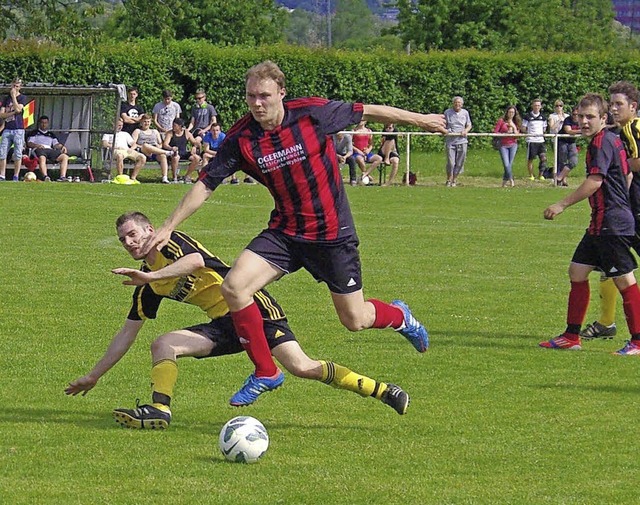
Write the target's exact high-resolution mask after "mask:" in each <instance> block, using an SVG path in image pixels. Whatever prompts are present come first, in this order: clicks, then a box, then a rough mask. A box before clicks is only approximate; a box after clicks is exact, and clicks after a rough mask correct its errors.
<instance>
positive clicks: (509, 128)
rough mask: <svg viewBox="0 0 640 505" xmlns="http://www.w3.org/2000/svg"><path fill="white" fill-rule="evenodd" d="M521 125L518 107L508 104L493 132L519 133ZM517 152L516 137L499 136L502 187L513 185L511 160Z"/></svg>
mask: <svg viewBox="0 0 640 505" xmlns="http://www.w3.org/2000/svg"><path fill="white" fill-rule="evenodd" d="M521 126H522V120H521V119H520V114H518V109H516V106H515V105H509V106H508V107H507V108H506V109H505V111H504V115H503V116H502V117H501V118H500V119H498V122H497V123H496V126H495V127H494V129H493V133H519V132H520V127H521ZM517 152H518V137H500V158H502V166H503V167H504V173H503V174H502V187H503V188H504V187H507V186H510V187H513V186H515V182H514V180H513V160H514V159H515V157H516V153H517Z"/></svg>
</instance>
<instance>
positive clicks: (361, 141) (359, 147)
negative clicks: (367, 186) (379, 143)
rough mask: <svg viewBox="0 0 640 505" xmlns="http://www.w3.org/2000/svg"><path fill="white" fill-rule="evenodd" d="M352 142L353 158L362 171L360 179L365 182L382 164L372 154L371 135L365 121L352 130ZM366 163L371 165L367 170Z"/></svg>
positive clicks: (379, 158) (380, 160) (375, 155)
mask: <svg viewBox="0 0 640 505" xmlns="http://www.w3.org/2000/svg"><path fill="white" fill-rule="evenodd" d="M352 140H353V156H354V158H355V159H356V163H357V164H358V166H359V167H360V170H361V171H362V179H363V180H365V181H366V180H367V179H368V177H369V174H370V173H371V172H373V171H374V170H375V169H376V168H378V166H379V165H380V163H382V158H381V157H380V156H378V155H377V154H375V153H374V152H373V135H372V134H371V130H370V129H369V128H367V122H366V121H360V122H359V123H358V125H357V126H356V127H355V128H354V130H353V137H352ZM367 163H369V164H370V165H371V166H370V167H369V169H367V167H366V164H367Z"/></svg>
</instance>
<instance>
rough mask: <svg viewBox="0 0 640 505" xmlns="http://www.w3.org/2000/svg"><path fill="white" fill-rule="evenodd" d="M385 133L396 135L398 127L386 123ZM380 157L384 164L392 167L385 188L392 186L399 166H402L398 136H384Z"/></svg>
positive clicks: (379, 151)
mask: <svg viewBox="0 0 640 505" xmlns="http://www.w3.org/2000/svg"><path fill="white" fill-rule="evenodd" d="M383 130H384V131H385V132H389V133H396V132H397V131H398V130H396V125H394V124H393V123H386V124H385V125H384V127H383ZM378 156H380V157H381V158H382V163H384V164H385V165H387V166H389V165H391V173H390V174H389V179H388V180H387V182H385V183H384V184H383V186H391V185H392V184H393V180H394V179H395V177H396V175H397V174H398V165H399V164H400V155H399V154H398V136H397V135H383V136H382V144H381V145H380V149H379V150H378Z"/></svg>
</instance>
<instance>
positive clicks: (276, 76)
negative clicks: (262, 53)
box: [244, 60, 285, 88]
mask: <svg viewBox="0 0 640 505" xmlns="http://www.w3.org/2000/svg"><path fill="white" fill-rule="evenodd" d="M253 78H256V79H260V80H263V79H271V80H272V81H274V82H275V83H276V84H277V85H278V87H279V88H284V83H285V78H284V72H282V70H280V67H279V66H278V65H276V64H275V63H274V62H273V61H270V60H267V61H263V62H262V63H258V64H257V65H254V66H253V67H251V68H250V69H249V70H247V73H246V75H245V81H244V82H245V84H246V83H247V82H248V81H249V79H253Z"/></svg>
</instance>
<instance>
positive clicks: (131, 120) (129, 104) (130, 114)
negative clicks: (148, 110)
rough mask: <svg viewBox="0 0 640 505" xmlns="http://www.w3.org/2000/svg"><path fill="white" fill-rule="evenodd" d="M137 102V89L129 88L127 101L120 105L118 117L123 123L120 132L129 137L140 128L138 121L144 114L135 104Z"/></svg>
mask: <svg viewBox="0 0 640 505" xmlns="http://www.w3.org/2000/svg"><path fill="white" fill-rule="evenodd" d="M137 100H138V88H136V87H135V86H131V87H130V88H128V89H127V101H126V102H122V104H121V105H120V117H121V118H122V121H123V123H124V124H123V125H122V131H125V132H127V133H128V134H130V135H131V134H133V132H134V131H135V130H136V128H138V127H139V126H140V121H141V119H142V115H143V114H144V109H143V108H142V107H140V106H139V105H138V104H137V103H136V101H137Z"/></svg>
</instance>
